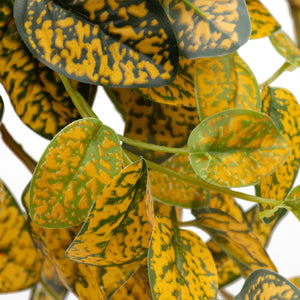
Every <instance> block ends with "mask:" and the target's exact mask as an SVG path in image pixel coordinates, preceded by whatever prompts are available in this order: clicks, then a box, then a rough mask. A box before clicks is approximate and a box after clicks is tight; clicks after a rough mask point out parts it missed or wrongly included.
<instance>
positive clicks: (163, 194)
mask: <svg viewBox="0 0 300 300" xmlns="http://www.w3.org/2000/svg"><path fill="white" fill-rule="evenodd" d="M163 166H165V167H167V168H170V169H173V170H175V171H177V172H179V173H183V174H185V175H186V176H191V177H196V176H195V172H194V171H193V170H192V168H191V166H190V162H189V157H188V155H174V156H172V157H171V158H170V159H168V160H167V161H165V162H164V163H163ZM149 176H150V179H151V189H152V195H153V196H154V197H155V199H156V200H158V201H160V202H163V203H166V204H168V205H176V206H179V207H183V208H197V207H203V206H206V205H207V202H208V193H209V192H208V191H207V190H203V189H202V188H199V187H198V186H195V185H193V184H189V183H187V182H184V181H180V180H178V179H177V178H175V177H172V176H168V175H167V174H165V173H162V172H158V171H155V170H150V171H149Z"/></svg>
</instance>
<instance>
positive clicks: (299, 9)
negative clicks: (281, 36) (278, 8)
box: [287, 0, 300, 48]
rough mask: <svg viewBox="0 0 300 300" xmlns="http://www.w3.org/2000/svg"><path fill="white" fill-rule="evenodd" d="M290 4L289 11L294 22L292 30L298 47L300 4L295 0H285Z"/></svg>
mask: <svg viewBox="0 0 300 300" xmlns="http://www.w3.org/2000/svg"><path fill="white" fill-rule="evenodd" d="M287 1H288V3H289V6H290V13H291V15H292V19H293V23H294V31H295V36H296V40H297V45H298V48H299V47H300V6H299V5H297V4H296V1H295V0H287Z"/></svg>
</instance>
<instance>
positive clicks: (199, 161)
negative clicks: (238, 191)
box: [188, 109, 290, 187]
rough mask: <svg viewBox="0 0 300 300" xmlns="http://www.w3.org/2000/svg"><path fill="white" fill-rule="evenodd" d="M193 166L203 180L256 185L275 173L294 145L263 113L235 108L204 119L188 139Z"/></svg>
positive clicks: (238, 184) (232, 184)
mask: <svg viewBox="0 0 300 300" xmlns="http://www.w3.org/2000/svg"><path fill="white" fill-rule="evenodd" d="M188 147H189V153H190V160H191V165H192V167H193V169H194V171H195V172H196V174H197V175H199V176H200V177H201V178H202V179H203V180H206V181H208V182H210V183H213V184H217V185H221V186H228V187H239V186H247V185H253V184H255V183H257V182H259V181H260V180H262V179H263V178H265V177H266V176H268V175H270V174H271V173H272V172H274V169H276V168H278V167H279V166H280V165H281V164H282V163H283V162H284V161H285V160H286V159H287V158H288V156H289V154H290V146H289V143H288V142H287V141H286V140H285V138H284V137H283V136H282V135H281V134H280V132H279V130H278V129H277V128H276V126H275V125H274V123H273V121H272V120H271V119H270V118H269V117H268V116H267V115H264V114H262V113H258V112H255V111H251V110H246V109H232V110H227V111H224V112H221V113H217V114H215V115H213V116H211V117H209V118H207V119H205V120H203V121H202V122H201V123H200V124H199V125H198V126H197V127H196V128H195V129H194V130H193V131H192V133H191V135H190V137H189V141H188Z"/></svg>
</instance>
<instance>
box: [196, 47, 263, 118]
mask: <svg viewBox="0 0 300 300" xmlns="http://www.w3.org/2000/svg"><path fill="white" fill-rule="evenodd" d="M197 62H198V63H197V68H196V72H195V92H196V101H197V108H198V112H199V115H200V119H201V120H204V119H205V118H207V117H210V116H212V115H213V114H215V113H218V112H221V111H224V110H227V109H232V108H245V109H251V110H255V111H260V107H261V99H260V92H259V87H258V83H257V81H256V78H255V76H254V74H253V73H252V71H251V70H250V68H249V67H248V65H247V64H246V63H245V62H244V61H243V59H242V58H241V57H240V56H239V55H238V54H237V53H233V54H230V55H225V56H220V57H213V58H204V59H198V60H197Z"/></svg>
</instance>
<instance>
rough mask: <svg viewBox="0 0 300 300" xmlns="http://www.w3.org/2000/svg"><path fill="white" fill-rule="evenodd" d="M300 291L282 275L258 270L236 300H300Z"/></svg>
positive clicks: (252, 274)
mask: <svg viewBox="0 0 300 300" xmlns="http://www.w3.org/2000/svg"><path fill="white" fill-rule="evenodd" d="M299 298H300V290H299V289H298V288H297V287H296V286H295V285H294V284H292V283H291V282H290V281H288V280H287V279H285V278H284V277H282V276H281V275H279V274H277V273H275V272H272V271H270V270H265V269H261V270H257V271H254V272H253V273H251V274H250V276H249V277H248V278H247V280H246V282H245V283H244V285H243V288H242V290H241V291H240V293H239V294H238V295H237V296H235V297H234V299H235V300H241V299H251V300H261V299H295V300H296V299H299Z"/></svg>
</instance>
